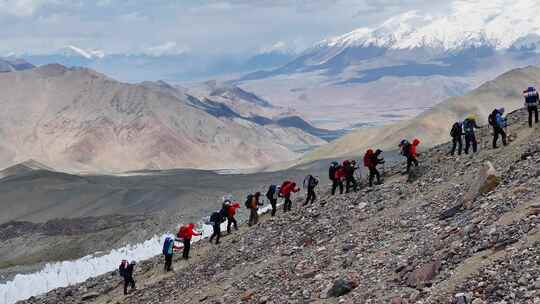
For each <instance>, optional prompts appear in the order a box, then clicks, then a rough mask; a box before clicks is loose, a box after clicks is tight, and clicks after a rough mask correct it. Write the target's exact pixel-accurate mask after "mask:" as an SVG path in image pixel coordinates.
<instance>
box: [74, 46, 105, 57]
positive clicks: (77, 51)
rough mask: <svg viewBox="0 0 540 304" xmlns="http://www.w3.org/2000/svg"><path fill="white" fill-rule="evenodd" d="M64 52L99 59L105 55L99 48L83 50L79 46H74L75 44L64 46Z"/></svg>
mask: <svg viewBox="0 0 540 304" xmlns="http://www.w3.org/2000/svg"><path fill="white" fill-rule="evenodd" d="M65 53H66V54H71V55H76V56H81V57H84V58H86V59H101V58H103V57H105V52H103V51H101V50H84V49H82V48H79V47H76V46H73V45H68V46H66V48H65Z"/></svg>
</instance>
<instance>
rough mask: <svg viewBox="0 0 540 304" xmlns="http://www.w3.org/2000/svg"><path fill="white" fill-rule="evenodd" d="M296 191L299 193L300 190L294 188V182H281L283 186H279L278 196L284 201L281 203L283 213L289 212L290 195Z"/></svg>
mask: <svg viewBox="0 0 540 304" xmlns="http://www.w3.org/2000/svg"><path fill="white" fill-rule="evenodd" d="M298 191H300V188H297V187H296V183H295V182H291V181H285V182H283V184H281V188H280V190H279V196H281V197H283V198H284V199H285V202H284V203H283V212H287V211H291V208H292V201H291V194H292V193H296V192H298Z"/></svg>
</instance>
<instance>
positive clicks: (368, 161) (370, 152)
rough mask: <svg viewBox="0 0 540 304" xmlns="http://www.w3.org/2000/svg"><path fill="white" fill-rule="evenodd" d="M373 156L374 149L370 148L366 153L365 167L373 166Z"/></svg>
mask: <svg viewBox="0 0 540 304" xmlns="http://www.w3.org/2000/svg"><path fill="white" fill-rule="evenodd" d="M372 156H373V150H371V149H369V150H367V151H366V154H365V155H364V167H368V168H369V167H370V166H371V157H372Z"/></svg>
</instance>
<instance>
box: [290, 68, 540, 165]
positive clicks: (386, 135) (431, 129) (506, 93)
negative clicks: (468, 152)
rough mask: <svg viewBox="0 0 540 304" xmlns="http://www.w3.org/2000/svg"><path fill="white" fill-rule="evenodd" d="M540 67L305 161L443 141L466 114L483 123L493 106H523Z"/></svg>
mask: <svg viewBox="0 0 540 304" xmlns="http://www.w3.org/2000/svg"><path fill="white" fill-rule="evenodd" d="M539 79H540V68H537V67H526V68H521V69H515V70H512V71H510V72H507V73H505V74H503V75H501V76H499V77H497V78H496V79H495V80H492V81H489V82H487V83H485V84H483V85H482V86H480V87H479V88H477V89H475V90H473V91H471V92H470V93H469V94H467V95H465V96H462V97H455V98H450V99H448V100H447V101H445V102H442V103H440V104H438V105H437V106H435V107H433V109H431V110H429V111H426V112H424V113H423V114H421V115H419V116H418V117H416V118H414V119H412V120H408V121H404V122H400V123H397V124H393V125H388V126H384V127H380V128H369V129H360V130H358V131H355V132H352V133H350V134H348V135H347V136H344V137H342V138H340V139H338V140H336V141H334V142H331V143H330V144H328V145H325V146H322V147H320V148H318V149H315V150H314V151H312V152H310V153H308V154H307V155H305V157H303V158H302V160H301V161H300V162H301V163H303V162H308V161H312V160H316V159H325V158H332V157H339V156H349V155H363V153H364V151H365V150H366V149H368V148H370V147H377V148H382V149H386V150H388V149H396V147H397V145H398V143H399V141H400V140H401V139H403V138H406V139H411V138H413V137H418V138H419V139H421V141H422V146H423V147H430V146H434V145H437V144H440V143H443V142H446V141H447V140H448V138H449V132H450V128H451V126H452V124H453V123H454V122H455V121H457V120H462V119H464V117H465V116H466V115H467V114H469V113H475V114H477V115H478V117H479V118H480V122H481V123H486V120H487V117H488V115H489V113H491V111H492V110H493V109H494V108H495V107H504V108H505V109H506V111H507V112H510V111H512V110H515V109H517V108H519V107H521V106H522V105H523V99H522V96H521V92H522V91H523V89H525V88H527V87H528V86H530V85H534V86H538V84H539Z"/></svg>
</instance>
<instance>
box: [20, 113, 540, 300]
mask: <svg viewBox="0 0 540 304" xmlns="http://www.w3.org/2000/svg"><path fill="white" fill-rule="evenodd" d="M525 115H526V113H525V111H523V110H519V111H516V112H514V113H512V114H511V115H509V123H510V126H509V133H510V140H511V143H510V145H509V146H507V147H504V148H500V149H498V150H493V149H491V148H490V142H491V136H490V130H489V129H488V128H486V127H485V128H484V129H482V130H480V132H479V133H478V134H477V137H478V138H479V139H480V145H479V146H480V152H479V153H478V154H475V155H470V156H466V155H462V156H459V157H450V156H448V155H447V152H448V151H449V144H443V145H439V146H436V147H434V148H432V149H430V150H428V151H425V152H423V153H422V154H421V155H420V162H421V166H420V168H419V169H418V170H417V172H416V174H415V175H414V176H413V177H412V179H410V180H409V181H407V178H406V177H405V176H403V175H401V174H400V172H401V171H402V170H403V167H402V166H401V165H400V166H393V167H391V168H389V169H387V171H386V180H385V183H384V184H383V185H381V186H377V187H375V188H373V189H369V188H363V189H362V190H361V191H360V192H358V193H352V194H346V195H342V196H337V197H331V196H329V195H328V193H321V199H320V200H319V201H318V202H317V203H316V204H315V205H313V206H308V207H306V208H300V207H299V206H300V205H301V203H300V202H299V201H298V200H297V202H296V206H295V208H294V210H293V212H291V213H289V214H286V215H284V214H281V213H280V214H279V216H278V217H276V218H271V219H270V218H269V219H265V220H263V221H262V223H261V224H260V225H259V226H257V227H255V228H251V229H248V228H247V227H242V229H241V230H242V231H241V232H239V233H235V234H233V235H231V236H227V237H225V238H224V240H223V242H222V244H221V245H219V246H215V245H210V244H208V243H206V242H203V243H199V244H196V245H195V246H194V248H193V250H192V252H193V259H192V260H190V261H189V262H188V263H186V262H180V261H178V260H177V261H176V262H175V266H176V269H175V273H174V274H172V275H168V274H164V273H163V272H162V265H161V259H160V258H159V257H156V258H154V259H152V260H149V261H145V262H142V263H140V265H139V267H138V269H137V272H136V274H135V278H136V280H138V284H139V285H138V286H139V289H138V290H136V291H135V292H133V293H131V294H130V295H128V296H127V297H124V296H123V295H121V291H120V288H119V284H120V279H119V278H118V276H116V275H115V274H114V273H109V274H106V275H104V276H101V277H98V278H94V279H91V280H89V281H87V282H85V283H83V284H81V285H77V286H72V287H67V288H61V289H57V290H54V291H51V292H50V293H48V294H46V295H43V296H39V297H35V298H31V299H29V300H27V301H24V302H21V303H41V304H44V303H82V302H84V303H197V302H198V303H393V304H398V303H468V302H466V301H469V303H474V304H482V303H486V304H487V303H500V304H502V303H540V283H539V282H540V281H539V275H540V263H539V261H538V248H539V246H538V245H539V244H540V230H539V229H538V227H537V223H538V222H540V218H539V217H538V215H539V214H540V211H539V209H540V208H539V206H538V194H539V192H540V188H539V187H538V186H539V185H540V170H539V169H537V166H536V164H537V163H538V162H539V161H540V137H539V136H538V132H539V127H535V128H533V129H529V128H528V127H527V126H526V122H525V117H526V116H525ZM487 162H489V163H490V164H491V166H492V168H493V169H494V170H495V171H493V170H488V172H489V174H491V175H486V174H482V175H483V176H484V178H480V177H479V176H480V175H481V174H480V171H481V170H482V168H483V167H484V166H488V165H487ZM489 176H496V178H495V179H491V182H489V183H483V180H489ZM493 180H494V182H493ZM477 182H480V183H482V185H480V186H481V187H480V188H476V187H475V186H474V185H475V184H476V183H477ZM478 189H481V190H478ZM322 190H325V191H327V190H328V189H327V188H324V189H322ZM471 191H477V193H471ZM466 194H467V197H472V199H471V200H470V203H467V204H466V202H467V200H465V199H464V197H465V196H466Z"/></svg>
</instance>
